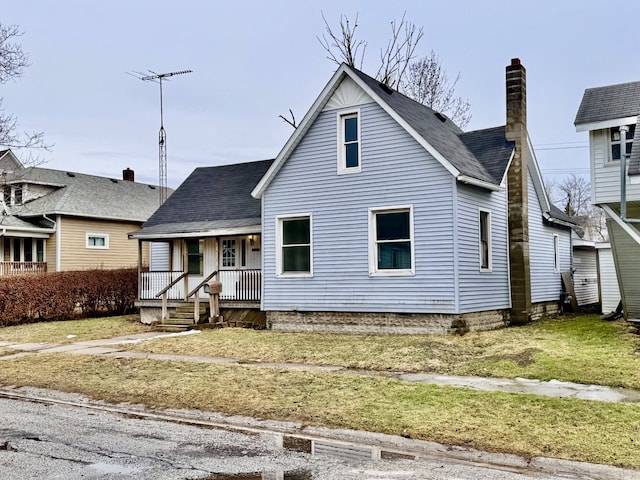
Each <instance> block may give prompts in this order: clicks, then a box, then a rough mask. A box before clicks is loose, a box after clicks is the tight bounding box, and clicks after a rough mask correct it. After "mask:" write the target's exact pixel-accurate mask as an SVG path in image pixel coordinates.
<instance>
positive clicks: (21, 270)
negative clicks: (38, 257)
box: [0, 262, 47, 276]
mask: <svg viewBox="0 0 640 480" xmlns="http://www.w3.org/2000/svg"><path fill="white" fill-rule="evenodd" d="M46 271H47V262H0V276H2V275H22V274H25V273H46Z"/></svg>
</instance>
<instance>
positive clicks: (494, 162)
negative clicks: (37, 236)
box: [460, 126, 515, 184]
mask: <svg viewBox="0 0 640 480" xmlns="http://www.w3.org/2000/svg"><path fill="white" fill-rule="evenodd" d="M505 130H506V128H505V127H504V126H502V127H494V128H487V129H484V130H474V131H472V132H467V133H463V134H461V135H460V139H461V140H462V141H463V142H464V144H465V145H466V146H467V148H468V149H469V150H470V151H471V153H473V154H474V155H475V157H476V158H477V159H478V161H479V162H480V163H481V164H482V165H483V166H484V168H485V169H486V170H487V172H488V173H489V174H490V175H491V176H492V177H493V180H494V183H497V184H499V183H500V182H501V181H502V178H503V177H504V174H505V173H506V170H507V167H508V165H509V160H511V155H512V154H513V150H514V148H515V142H512V141H509V140H507V139H506V136H505V135H506V132H505Z"/></svg>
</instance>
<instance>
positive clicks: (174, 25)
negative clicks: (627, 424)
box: [0, 0, 640, 188]
mask: <svg viewBox="0 0 640 480" xmlns="http://www.w3.org/2000/svg"><path fill="white" fill-rule="evenodd" d="M321 11H322V12H324V15H325V17H326V18H327V20H328V21H329V22H330V23H331V24H332V25H334V26H336V27H337V25H338V21H339V18H340V14H341V13H343V14H346V15H348V16H349V17H350V18H355V15H356V13H358V14H359V27H358V30H357V32H358V34H359V36H360V38H362V39H363V40H366V41H367V42H368V47H367V51H366V59H365V63H364V66H363V70H364V71H365V72H366V73H369V74H370V75H372V76H373V75H375V73H376V70H377V60H378V57H379V52H380V49H381V48H382V47H383V46H384V45H385V44H386V41H387V39H388V38H389V32H390V27H389V22H390V21H391V20H392V19H400V17H401V16H402V14H403V12H405V11H406V17H407V19H408V20H410V21H412V22H413V23H415V24H416V25H418V26H423V27H424V37H423V39H422V41H421V43H420V46H419V48H418V54H419V55H420V56H424V55H428V54H429V52H430V51H431V50H432V49H433V50H434V51H435V52H436V53H437V54H438V55H439V56H440V57H441V59H442V63H443V65H444V67H445V68H446V70H447V72H448V73H449V76H450V77H455V76H456V74H457V73H458V72H459V73H460V75H461V78H460V81H459V82H458V85H457V88H456V93H457V94H458V95H460V96H462V97H464V98H467V99H468V100H469V102H470V103H471V108H472V115H473V118H472V120H471V124H470V125H469V126H468V127H467V130H475V129H480V128H488V127H493V126H497V125H503V124H504V123H505V112H504V110H505V87H504V83H505V80H504V69H505V66H506V65H508V64H509V63H510V59H511V58H513V57H519V58H520V59H521V60H522V63H523V65H524V66H525V67H526V69H527V94H528V117H529V133H530V136H531V138H532V141H533V144H534V146H535V147H536V153H537V157H538V161H539V163H540V165H541V168H542V171H543V174H544V175H545V176H547V177H551V176H555V177H557V179H558V180H561V179H562V177H564V176H565V175H566V174H567V173H569V172H574V173H579V174H584V175H588V169H589V163H588V149H587V148H586V145H587V143H588V138H587V134H586V133H576V132H575V128H574V126H573V121H574V118H575V114H576V111H577V109H578V105H579V103H580V99H581V98H582V94H583V92H584V89H585V88H589V87H595V86H601V85H608V84H614V83H622V82H628V81H636V80H640V67H639V66H638V63H637V59H636V55H635V54H634V52H635V49H634V46H635V44H636V36H637V23H638V18H640V2H635V1H624V2H621V1H608V2H601V1H592V0H563V1H560V0H554V1H546V0H535V1H533V0H531V1H506V0H505V1H498V0H484V1H478V0H458V1H456V2H448V1H441V0H440V1H430V0H416V1H408V0H407V1H403V0H394V1H391V2H389V1H385V2H377V1H372V0H369V1H344V0H338V1H333V0H323V1H319V2H311V1H305V0H295V1H278V0H271V1H258V0H255V1H242V0H236V1H233V2H219V1H213V0H181V1H177V0H176V1H167V0H126V1H125V0H106V1H102V2H93V1H87V0H77V1H71V0H57V1H55V2H42V1H36V0H19V1H18V0H0V22H1V23H2V24H5V25H7V24H17V25H19V26H20V28H21V29H22V30H23V32H24V35H23V36H22V37H21V38H20V39H19V42H20V43H21V45H22V47H23V49H24V50H25V52H27V53H28V54H29V56H30V60H31V66H30V67H29V68H28V69H27V70H25V73H24V75H23V77H22V78H21V79H19V80H17V81H16V82H10V83H8V84H5V85H0V97H3V98H4V104H3V106H4V109H5V111H6V112H7V113H12V114H15V115H16V117H17V119H18V123H19V128H20V129H21V130H28V131H32V130H37V131H40V130H42V131H44V132H45V133H46V139H47V141H48V142H49V143H53V144H55V145H54V148H53V151H52V152H51V154H46V155H44V158H45V159H46V160H47V163H46V164H45V165H44V166H46V167H48V168H55V169H62V170H72V171H77V172H83V173H91V174H96V175H104V176H108V177H119V176H121V171H122V169H124V168H127V167H130V168H132V169H134V170H135V171H136V180H138V181H142V182H147V183H155V184H157V182H158V129H159V126H160V112H159V110H160V101H159V88H158V85H157V84H154V83H151V82H143V81H141V80H138V79H136V78H135V77H132V76H130V75H127V74H126V73H125V72H134V71H138V72H147V71H148V70H152V71H154V72H158V73H164V72H172V71H177V70H184V69H190V70H193V73H191V74H188V75H182V76H179V77H175V78H174V79H172V80H171V81H170V82H166V83H164V86H163V92H164V114H165V115H164V125H165V129H166V132H167V157H168V183H169V186H171V187H174V188H175V187H177V186H178V185H179V184H180V183H181V182H182V181H183V180H184V179H185V178H186V177H187V176H188V175H189V174H190V173H191V171H193V169H194V168H196V167H199V166H209V165H221V164H227V163H236V162H245V161H251V160H263V159H267V158H274V157H275V156H276V155H277V154H278V152H279V150H280V148H281V147H282V146H283V145H284V143H285V142H286V140H287V138H288V137H289V135H290V134H291V133H292V129H291V127H290V126H288V125H287V124H285V123H284V122H283V121H282V120H280V119H279V118H278V115H279V114H284V113H286V112H287V111H288V109H289V108H291V109H292V110H293V112H294V113H295V115H296V117H297V118H298V119H301V118H302V117H303V116H304V114H305V113H306V111H307V109H308V108H309V107H310V106H311V104H312V103H313V102H314V100H315V99H316V97H317V96H318V94H319V93H320V91H321V90H322V88H323V87H324V85H325V83H326V82H327V81H328V80H329V79H330V77H331V75H332V74H333V72H334V71H335V69H336V65H335V64H333V63H332V62H330V61H329V60H327V59H326V55H325V52H324V51H323V50H322V48H321V46H320V44H319V43H318V40H317V39H316V36H317V35H321V34H322V33H323V29H324V23H323V20H322V16H321Z"/></svg>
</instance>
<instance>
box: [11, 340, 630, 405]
mask: <svg viewBox="0 0 640 480" xmlns="http://www.w3.org/2000/svg"><path fill="white" fill-rule="evenodd" d="M196 332H197V333H199V331H197V330H193V331H188V332H184V333H163V332H145V333H138V334H133V335H126V336H123V337H115V338H108V339H101V340H89V341H84V342H74V343H70V344H65V345H59V344H51V343H11V342H0V347H5V348H9V349H11V350H16V353H15V354H12V355H5V356H0V360H8V359H11V358H16V357H22V356H25V355H32V354H37V353H71V354H76V355H104V356H107V357H110V358H138V359H148V360H169V361H176V362H195V363H214V364H235V365H243V366H250V367H256V368H280V369H292V370H299V371H313V372H320V371H324V372H341V373H345V374H350V375H363V376H384V377H387V378H395V379H398V380H401V381H405V382H417V383H425V384H431V385H443V386H451V387H459V388H472V389H476V390H485V391H500V392H508V393H521V394H531V395H543V396H548V397H560V398H575V399H580V400H595V401H600V402H640V391H636V390H630V389H623V388H611V387H605V386H600V385H583V384H579V383H571V382H560V381H558V380H550V381H548V382H543V381H540V380H529V379H524V378H516V379H510V378H485V377H463V376H454V375H436V374H428V373H402V372H395V373H394V372H378V371H373V370H354V369H349V368H345V367H339V366H330V365H313V364H301V363H283V362H247V361H242V360H239V359H236V358H221V357H203V356H192V355H172V354H157V353H145V352H132V351H125V350H122V349H121V348H119V346H120V345H126V344H131V343H139V342H143V341H147V340H155V339H160V338H167V337H175V336H183V335H191V334H196Z"/></svg>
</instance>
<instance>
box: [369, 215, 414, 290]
mask: <svg viewBox="0 0 640 480" xmlns="http://www.w3.org/2000/svg"><path fill="white" fill-rule="evenodd" d="M407 210H408V211H409V235H410V236H411V238H410V239H409V241H410V242H411V268H410V269H404V270H397V269H389V270H379V269H378V249H377V248H376V245H377V244H376V214H378V213H394V212H406V211H407ZM414 239H415V234H414V229H413V205H394V206H389V207H370V208H369V276H372V277H406V276H413V275H415V274H416V259H415V240H414Z"/></svg>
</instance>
